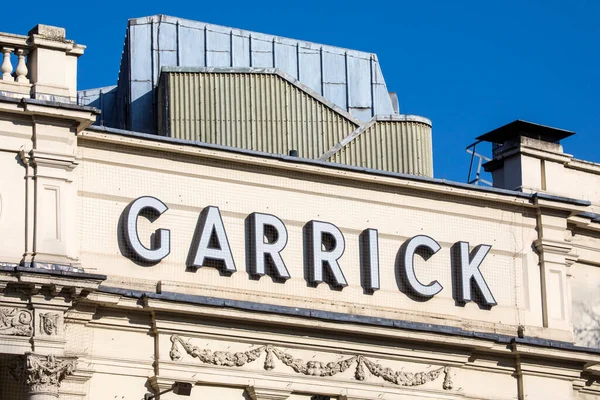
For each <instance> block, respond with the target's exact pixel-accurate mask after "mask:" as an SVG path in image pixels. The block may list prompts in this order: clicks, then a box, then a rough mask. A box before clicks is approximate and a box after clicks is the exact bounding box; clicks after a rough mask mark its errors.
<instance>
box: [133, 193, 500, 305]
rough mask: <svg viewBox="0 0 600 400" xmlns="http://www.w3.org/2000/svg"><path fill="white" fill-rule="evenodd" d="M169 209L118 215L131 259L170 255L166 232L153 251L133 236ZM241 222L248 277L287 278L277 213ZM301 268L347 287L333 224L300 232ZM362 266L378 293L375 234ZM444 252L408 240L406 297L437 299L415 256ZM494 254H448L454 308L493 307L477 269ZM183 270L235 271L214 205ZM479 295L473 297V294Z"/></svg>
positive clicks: (419, 239)
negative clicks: (468, 304)
mask: <svg viewBox="0 0 600 400" xmlns="http://www.w3.org/2000/svg"><path fill="white" fill-rule="evenodd" d="M167 210H168V207H167V206H166V205H165V204H164V203H163V202H162V201H160V200H159V199H157V198H154V197H149V196H144V197H140V198H138V199H136V200H134V201H133V202H131V203H130V204H129V205H128V206H127V208H126V209H125V211H124V212H123V222H124V229H123V235H124V238H125V242H126V244H127V247H128V248H129V250H130V251H131V256H132V257H133V258H135V259H137V260H142V261H143V262H145V263H148V264H154V263H158V262H159V261H160V260H162V259H164V258H165V257H167V256H168V255H169V253H170V251H171V232H170V230H169V229H158V230H156V232H155V233H154V235H153V240H152V244H151V246H150V248H148V247H146V246H144V245H143V244H142V241H141V240H140V238H139V235H138V229H137V225H138V217H139V216H140V215H143V216H146V217H147V218H149V219H150V220H151V221H153V220H155V219H156V218H158V217H159V216H160V215H162V214H163V213H165V212H166V211H167ZM247 222H248V223H247V224H246V255H247V257H246V261H247V263H248V271H249V272H250V274H251V275H254V276H256V277H260V276H262V275H269V276H271V277H272V278H273V279H275V280H280V281H285V280H287V279H289V278H290V274H289V272H288V269H287V267H286V265H285V260H284V259H283V257H282V256H281V252H282V250H283V249H284V248H285V246H286V245H287V241H288V232H287V229H286V227H285V225H284V223H283V222H282V221H281V220H280V219H279V218H277V217H276V216H274V215H270V214H262V213H252V214H250V215H249V216H248V218H247ZM303 245H304V247H303V249H304V264H305V265H304V267H305V268H304V270H305V274H306V275H307V276H305V279H306V280H307V281H308V282H310V283H311V284H313V285H318V284H319V283H321V282H327V283H328V284H330V285H331V286H333V287H337V288H340V289H341V288H343V287H345V286H348V282H347V281H346V278H345V277H344V273H343V269H342V266H341V265H340V264H339V262H338V260H339V259H340V258H341V257H342V254H344V250H345V247H346V241H345V239H344V235H343V234H342V232H341V231H340V230H339V229H338V228H337V227H336V226H335V225H333V224H331V223H328V222H324V221H316V220H312V221H309V222H307V223H306V225H305V226H304V243H303ZM357 245H358V246H360V254H361V257H360V268H361V271H362V274H363V277H364V279H363V280H362V282H361V284H362V286H363V288H364V289H365V290H366V291H370V292H372V291H375V290H378V289H379V288H380V282H379V245H378V232H377V230H376V229H372V228H368V229H365V230H364V231H363V232H362V234H361V235H360V240H359V243H358V244H357ZM440 249H441V246H440V245H439V244H438V243H437V242H436V241H435V240H434V239H432V238H431V237H429V236H424V235H418V236H414V237H413V238H411V239H409V240H407V241H406V242H405V243H404V244H403V245H402V247H401V248H400V251H401V258H400V275H401V276H400V277H399V278H400V279H401V280H402V282H403V284H405V286H406V288H407V289H408V290H409V292H410V293H411V294H412V295H414V296H416V297H418V298H419V299H423V300H426V299H428V298H431V297H433V296H435V295H436V294H438V293H439V292H440V291H441V290H442V289H443V287H442V285H441V284H440V283H439V282H438V281H437V280H435V281H433V282H430V283H423V282H421V281H420V280H419V278H418V277H417V274H416V272H415V266H414V257H415V256H416V255H419V256H421V257H423V258H424V259H425V260H427V259H429V258H430V257H432V256H433V255H435V254H436V253H437V252H438V251H440ZM490 249H491V246H490V245H486V244H481V245H478V246H476V247H475V248H474V249H473V250H472V251H469V243H468V242H457V243H456V244H455V245H454V246H453V247H452V249H451V250H450V251H451V252H452V257H451V259H452V265H451V266H449V267H451V269H452V273H453V275H454V276H453V285H454V286H455V287H453V288H452V289H453V293H454V297H455V300H457V301H458V302H462V303H465V302H470V301H477V302H478V303H479V304H480V305H482V306H487V307H491V306H494V305H496V304H497V303H496V300H495V299H494V296H493V295H492V293H491V291H490V289H489V287H488V285H487V283H486V281H485V279H484V277H483V275H482V273H481V271H480V269H479V268H480V266H481V264H482V262H483V260H484V259H485V257H486V255H487V254H488V253H489V251H490ZM189 254H190V257H189V258H188V261H187V267H189V268H200V267H206V266H209V267H215V268H218V269H219V270H220V271H221V272H222V273H223V274H225V275H230V274H232V273H234V272H236V271H237V268H236V265H235V261H234V259H233V255H232V252H231V247H230V245H229V240H228V238H227V233H226V231H225V226H224V224H223V220H222V218H221V213H220V211H219V208H218V207H213V206H209V207H206V208H204V209H203V210H202V212H201V214H200V218H199V223H198V227H197V229H196V233H195V235H194V237H193V239H192V243H191V247H190V252H189ZM475 293H476V294H477V295H475V296H474V295H473V294H475Z"/></svg>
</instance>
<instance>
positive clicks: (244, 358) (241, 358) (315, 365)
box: [169, 335, 453, 390]
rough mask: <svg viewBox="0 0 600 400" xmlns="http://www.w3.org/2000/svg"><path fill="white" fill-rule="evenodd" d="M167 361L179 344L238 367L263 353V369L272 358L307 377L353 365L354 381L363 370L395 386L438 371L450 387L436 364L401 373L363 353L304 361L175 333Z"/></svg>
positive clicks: (269, 349) (177, 356)
mask: <svg viewBox="0 0 600 400" xmlns="http://www.w3.org/2000/svg"><path fill="white" fill-rule="evenodd" d="M171 343H172V345H171V350H170V352H169V355H170V356H171V360H173V361H179V360H181V358H182V357H183V356H182V354H181V351H180V350H179V345H181V347H183V349H184V350H185V352H186V353H187V354H188V355H190V356H192V357H194V358H197V359H198V360H200V362H202V363H204V364H212V365H219V366H227V367H241V366H242V365H245V364H248V363H251V362H253V361H256V360H257V359H258V358H259V357H260V356H261V355H262V354H263V353H266V357H265V362H264V365H263V367H264V369H265V370H267V371H270V370H272V369H274V368H275V359H278V360H279V361H281V362H282V363H283V364H284V365H286V366H288V367H290V368H292V369H293V370H294V371H295V372H297V373H300V374H303V375H309V376H334V375H337V374H339V373H341V372H344V371H346V370H347V369H349V368H350V367H351V366H353V365H355V370H354V377H355V379H356V380H359V381H364V380H365V379H366V378H367V374H366V371H369V373H370V374H371V375H373V376H376V377H379V378H382V379H383V380H385V381H387V382H390V383H393V384H395V385H398V386H419V385H423V384H425V383H428V382H431V381H434V380H436V379H437V378H438V377H439V376H440V375H441V374H442V372H443V373H444V383H443V386H442V387H443V388H444V390H450V389H452V386H453V383H452V378H451V377H450V367H448V366H446V367H440V368H437V369H434V370H431V371H426V372H425V371H424V372H416V373H411V372H402V371H394V370H392V369H391V368H386V367H383V366H382V365H381V364H378V363H376V362H373V361H371V360H369V359H368V358H367V357H365V356H363V355H356V356H352V357H349V358H346V359H344V360H340V361H336V362H328V363H325V362H321V361H307V362H305V361H304V360H302V359H300V358H295V357H294V356H292V355H291V354H289V353H286V352H285V351H283V350H280V349H278V348H275V347H273V346H272V345H266V346H260V347H257V348H255V349H252V350H247V351H243V352H236V353H232V352H229V351H212V350H210V349H200V348H199V347H197V346H194V345H192V344H191V343H190V342H189V340H188V341H185V340H183V339H182V338H181V337H179V335H172V336H171Z"/></svg>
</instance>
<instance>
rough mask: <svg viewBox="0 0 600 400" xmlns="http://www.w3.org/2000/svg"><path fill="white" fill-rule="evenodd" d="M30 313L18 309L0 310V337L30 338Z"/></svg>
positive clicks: (31, 319)
mask: <svg viewBox="0 0 600 400" xmlns="http://www.w3.org/2000/svg"><path fill="white" fill-rule="evenodd" d="M32 321H33V317H32V315H31V311H28V310H24V309H20V308H0V335H12V336H31V334H32V333H33V323H32Z"/></svg>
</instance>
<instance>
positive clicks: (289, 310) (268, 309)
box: [98, 285, 600, 355]
mask: <svg viewBox="0 0 600 400" xmlns="http://www.w3.org/2000/svg"><path fill="white" fill-rule="evenodd" d="M98 291H99V292H102V293H108V294H116V295H120V296H125V297H132V298H136V299H142V298H150V299H156V300H164V301H174V302H181V303H188V304H197V305H204V306H213V307H225V308H232V309H237V310H243V311H258V312H265V313H272V314H282V315H290V316H296V317H303V318H312V319H318V320H324V321H330V322H342V323H354V324H364V325H372V326H382V327H388V328H398V329H403V330H411V331H419V332H427V333H438V334H443V335H453V336H460V337H464V338H472V339H482V340H488V341H493V342H496V343H503V344H513V343H516V344H525V345H531V346H538V347H544V348H551V349H560V350H568V351H575V352H583V353H593V354H595V355H599V354H600V349H595V348H589V347H580V346H575V345H573V344H572V343H569V342H563V341H557V340H549V339H542V338H534V337H525V338H518V337H515V336H508V335H500V334H494V333H485V332H476V331H467V330H464V329H461V328H455V327H451V326H444V325H437V324H426V323H422V322H410V321H404V320H396V319H389V318H377V317H369V316H364V315H355V314H344V313H336V312H328V311H319V310H313V309H308V308H299V307H287V306H278V305H274V304H263V303H256V302H250V301H239V300H229V299H223V298H216V297H208V296H197V295H188V294H182V293H174V292H162V293H160V294H158V293H151V292H144V291H139V290H131V289H122V288H117V287H111V286H102V285H101V286H100V287H99V288H98Z"/></svg>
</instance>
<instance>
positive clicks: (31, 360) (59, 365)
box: [11, 353, 77, 396]
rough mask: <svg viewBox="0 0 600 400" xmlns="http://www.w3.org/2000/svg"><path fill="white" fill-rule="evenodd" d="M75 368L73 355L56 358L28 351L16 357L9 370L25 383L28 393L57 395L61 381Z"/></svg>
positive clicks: (75, 363)
mask: <svg viewBox="0 0 600 400" xmlns="http://www.w3.org/2000/svg"><path fill="white" fill-rule="evenodd" d="M76 368H77V360H76V359H75V358H74V357H70V358H69V357H63V358H61V359H58V358H56V357H55V356H53V355H48V356H42V355H38V354H32V353H29V354H25V355H24V356H19V357H17V365H16V366H15V368H13V369H12V370H11V371H12V374H13V376H14V378H15V379H17V380H18V381H21V382H24V383H25V384H26V385H27V391H28V393H30V394H49V395H52V396H58V389H59V388H60V385H61V382H62V381H63V380H64V379H65V378H66V377H67V376H69V375H72V374H73V373H74V372H75V369H76Z"/></svg>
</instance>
